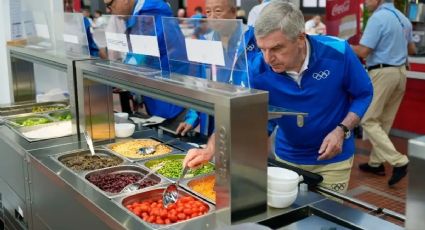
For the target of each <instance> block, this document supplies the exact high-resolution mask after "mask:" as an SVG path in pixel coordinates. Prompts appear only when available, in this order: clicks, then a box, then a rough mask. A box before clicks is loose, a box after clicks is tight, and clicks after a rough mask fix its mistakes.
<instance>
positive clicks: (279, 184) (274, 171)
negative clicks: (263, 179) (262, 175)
mask: <svg viewBox="0 0 425 230" xmlns="http://www.w3.org/2000/svg"><path fill="white" fill-rule="evenodd" d="M299 181H300V176H299V175H298V174H297V173H296V172H294V171H292V170H289V169H284V168H279V167H268V168H267V204H268V205H269V206H271V207H274V208H286V207H289V206H290V205H291V204H292V203H294V201H295V199H297V194H298V182H299Z"/></svg>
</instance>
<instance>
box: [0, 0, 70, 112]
mask: <svg viewBox="0 0 425 230" xmlns="http://www.w3.org/2000/svg"><path fill="white" fill-rule="evenodd" d="M10 1H15V0H0V15H1V16H2V18H1V20H0V104H3V103H10V102H12V100H13V98H12V94H13V91H12V85H11V84H12V82H11V76H10V75H11V73H10V65H9V59H8V56H7V46H6V43H7V41H8V40H10V39H11V34H10V5H9V3H10ZM21 1H22V10H27V11H44V12H45V13H46V19H47V22H48V23H49V28H50V29H51V30H53V31H55V33H54V34H53V38H59V37H60V36H62V31H63V30H62V28H63V1H62V0H37V1H34V0H21ZM35 71H36V75H47V76H52V75H57V71H51V70H48V69H45V68H38V67H35ZM45 83H46V84H48V83H49V82H48V81H46V82H45Z"/></svg>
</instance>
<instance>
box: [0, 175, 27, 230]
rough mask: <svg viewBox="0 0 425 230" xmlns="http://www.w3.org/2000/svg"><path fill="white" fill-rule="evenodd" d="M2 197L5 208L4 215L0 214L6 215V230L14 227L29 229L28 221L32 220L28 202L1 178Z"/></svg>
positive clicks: (0, 190)
mask: <svg viewBox="0 0 425 230" xmlns="http://www.w3.org/2000/svg"><path fill="white" fill-rule="evenodd" d="M0 196H1V198H2V206H3V208H4V213H3V212H1V213H0V214H4V217H5V219H4V220H5V222H6V229H8V227H12V226H15V227H16V226H22V227H27V226H28V220H29V219H30V218H31V213H30V212H28V209H27V202H26V201H25V199H22V198H21V197H20V196H18V194H17V193H16V191H15V189H14V188H11V187H9V185H8V183H7V182H6V181H4V180H3V179H2V178H0ZM28 204H29V202H28ZM0 219H1V217H0ZM0 221H1V220H0Z"/></svg>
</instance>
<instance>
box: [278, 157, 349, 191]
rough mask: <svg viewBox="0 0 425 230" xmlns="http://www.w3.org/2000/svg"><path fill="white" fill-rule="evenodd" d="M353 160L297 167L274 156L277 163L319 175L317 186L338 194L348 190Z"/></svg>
mask: <svg viewBox="0 0 425 230" xmlns="http://www.w3.org/2000/svg"><path fill="white" fill-rule="evenodd" d="M353 158H354V157H351V158H350V159H348V160H345V161H341V162H337V163H332V164H326V165H298V164H294V163H291V162H288V161H285V160H282V159H280V158H279V157H278V156H277V155H276V159H277V160H278V161H281V162H283V163H286V164H288V165H292V166H295V167H297V168H300V169H304V170H306V171H309V172H312V173H317V174H319V175H321V176H322V177H323V181H322V183H320V184H319V185H320V186H322V187H325V188H327V189H330V190H333V191H335V192H338V193H345V192H346V191H347V189H348V183H349V181H350V174H351V168H352V166H353Z"/></svg>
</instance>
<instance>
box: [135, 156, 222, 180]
mask: <svg viewBox="0 0 425 230" xmlns="http://www.w3.org/2000/svg"><path fill="white" fill-rule="evenodd" d="M185 156H186V155H185V154H172V155H168V156H163V157H157V158H155V159H150V160H146V161H143V162H137V163H138V164H142V165H143V166H144V167H146V168H148V169H150V168H152V166H153V165H155V164H158V163H160V162H161V161H163V160H180V159H181V160H183V159H184V157H185ZM208 164H209V165H211V166H213V167H214V164H213V163H211V162H208ZM156 173H157V174H159V175H161V176H163V177H165V178H167V179H169V180H171V181H177V179H178V178H174V177H167V176H165V175H162V174H160V173H159V172H158V171H157V172H156ZM189 173H190V171H189V172H188V174H189ZM208 174H210V173H205V174H200V175H196V176H192V177H185V179H193V178H197V177H200V176H204V175H208ZM186 176H187V175H186Z"/></svg>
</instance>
